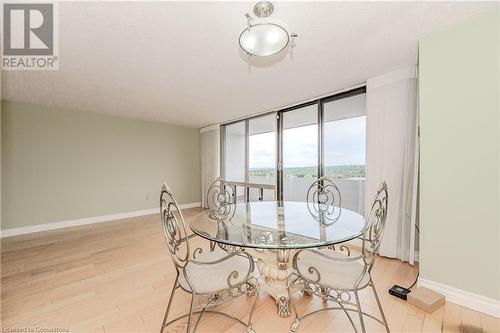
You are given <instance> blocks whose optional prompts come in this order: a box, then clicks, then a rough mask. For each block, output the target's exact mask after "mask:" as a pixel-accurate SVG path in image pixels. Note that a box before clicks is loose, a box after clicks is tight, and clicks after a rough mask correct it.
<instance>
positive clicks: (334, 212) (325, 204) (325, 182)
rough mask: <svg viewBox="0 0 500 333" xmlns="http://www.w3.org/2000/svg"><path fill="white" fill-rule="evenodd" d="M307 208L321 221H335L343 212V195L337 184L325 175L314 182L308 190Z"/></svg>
mask: <svg viewBox="0 0 500 333" xmlns="http://www.w3.org/2000/svg"><path fill="white" fill-rule="evenodd" d="M307 209H308V210H309V212H310V213H311V215H312V216H313V217H314V218H315V219H316V220H317V221H318V222H320V223H322V224H325V225H331V224H333V223H335V222H336V221H337V220H338V219H339V217H340V214H341V212H342V196H341V195H340V190H339V188H338V187H337V185H336V184H335V183H334V182H333V181H332V180H331V179H330V178H328V177H326V176H323V177H321V178H319V179H318V180H316V181H315V182H313V183H312V184H311V186H309V189H308V190H307Z"/></svg>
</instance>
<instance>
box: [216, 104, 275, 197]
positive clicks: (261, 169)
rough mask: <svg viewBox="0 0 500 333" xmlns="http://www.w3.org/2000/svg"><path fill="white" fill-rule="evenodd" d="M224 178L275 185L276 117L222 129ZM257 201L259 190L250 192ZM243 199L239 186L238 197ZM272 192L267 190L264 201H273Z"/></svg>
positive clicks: (239, 123) (262, 118) (273, 114)
mask: <svg viewBox="0 0 500 333" xmlns="http://www.w3.org/2000/svg"><path fill="white" fill-rule="evenodd" d="M223 138H224V142H223V152H224V164H223V165H224V169H223V172H222V174H223V177H224V178H225V179H226V180H229V181H234V182H247V183H256V184H270V185H274V184H276V114H275V113H271V114H268V115H265V116H262V117H255V118H251V119H246V120H242V121H239V122H235V123H232V124H228V125H226V126H224V127H223ZM249 194H250V200H252V201H253V200H257V199H258V197H259V192H258V190H257V189H252V190H250V193H249ZM243 196H244V193H243V188H242V187H238V193H237V197H238V198H242V197H243ZM273 199H274V193H273V191H269V190H266V191H264V200H273Z"/></svg>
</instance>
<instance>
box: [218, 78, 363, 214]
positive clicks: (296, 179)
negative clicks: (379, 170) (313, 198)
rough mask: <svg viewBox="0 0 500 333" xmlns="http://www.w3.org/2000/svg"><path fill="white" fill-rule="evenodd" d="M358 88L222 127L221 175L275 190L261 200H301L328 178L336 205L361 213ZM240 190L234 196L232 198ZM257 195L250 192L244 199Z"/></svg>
mask: <svg viewBox="0 0 500 333" xmlns="http://www.w3.org/2000/svg"><path fill="white" fill-rule="evenodd" d="M365 96H366V94H365V89H364V88H359V89H355V90H352V91H349V92H345V93H341V94H337V95H334V96H331V97H327V98H322V99H318V100H316V101H313V102H309V103H306V104H302V105H299V106H296V107H293V108H288V109H283V110H280V111H278V112H272V113H269V114H266V115H263V116H258V117H253V118H249V119H245V120H241V121H238V122H234V123H231V124H227V125H224V126H222V133H223V135H222V137H223V142H222V144H223V146H222V152H223V154H222V158H223V163H221V165H222V167H223V170H222V173H221V174H222V175H223V177H225V178H226V179H227V180H229V181H237V182H247V183H256V184H270V185H275V186H276V191H275V194H274V195H273V193H272V192H271V191H269V192H265V193H264V199H265V200H273V199H276V200H287V201H305V200H306V196H307V190H308V188H309V186H310V185H311V184H312V183H313V181H315V180H316V179H318V177H322V176H328V177H330V178H332V179H333V180H334V182H335V183H336V184H337V186H338V187H339V189H340V192H341V195H342V206H343V207H345V208H348V209H351V210H354V211H357V212H359V213H364V186H365V147H366V115H365V114H366V101H365ZM242 196H243V191H242V190H241V193H240V192H238V197H242ZM258 197H259V195H258V192H257V191H253V192H252V191H250V200H251V201H255V200H257V199H258Z"/></svg>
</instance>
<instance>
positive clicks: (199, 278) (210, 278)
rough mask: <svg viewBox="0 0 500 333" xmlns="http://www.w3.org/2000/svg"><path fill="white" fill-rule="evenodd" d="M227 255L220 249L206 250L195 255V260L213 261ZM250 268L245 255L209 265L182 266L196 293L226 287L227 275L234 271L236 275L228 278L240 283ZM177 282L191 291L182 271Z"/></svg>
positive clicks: (210, 291) (215, 290)
mask: <svg viewBox="0 0 500 333" xmlns="http://www.w3.org/2000/svg"><path fill="white" fill-rule="evenodd" d="M226 256H228V254H227V253H226V252H222V251H217V250H216V251H212V252H210V251H208V252H204V253H202V254H200V255H197V256H196V259H195V260H196V261H200V262H206V263H210V262H214V261H217V260H220V259H222V258H224V257H226ZM249 270H250V262H249V260H248V258H247V257H244V256H239V255H235V256H232V257H230V258H228V259H226V260H224V261H222V262H220V263H217V264H210V265H197V264H194V263H188V264H187V265H186V267H185V268H184V271H185V274H186V275H187V277H188V279H189V281H190V282H191V285H192V286H193V288H194V290H195V292H196V293H200V294H211V293H215V292H218V291H222V290H224V289H228V288H229V285H228V277H229V275H230V274H231V273H232V272H234V271H236V272H238V276H237V277H232V278H231V279H230V282H231V284H233V285H235V284H239V283H242V282H243V281H244V279H245V277H246V275H247V274H248V271H249ZM179 284H180V285H181V287H182V288H183V289H185V290H188V291H191V288H190V286H189V284H188V283H187V281H186V278H185V276H184V273H183V272H182V271H181V272H180V274H179Z"/></svg>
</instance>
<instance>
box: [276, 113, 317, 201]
mask: <svg viewBox="0 0 500 333" xmlns="http://www.w3.org/2000/svg"><path fill="white" fill-rule="evenodd" d="M282 117H283V158H282V160H283V191H282V193H283V200H287V201H305V199H306V193H307V188H308V187H309V186H310V185H311V183H312V182H313V181H314V180H315V179H317V178H318V105H317V104H313V105H309V106H305V107H301V108H298V109H294V110H291V111H288V112H283V114H282ZM304 190H305V191H304Z"/></svg>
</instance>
